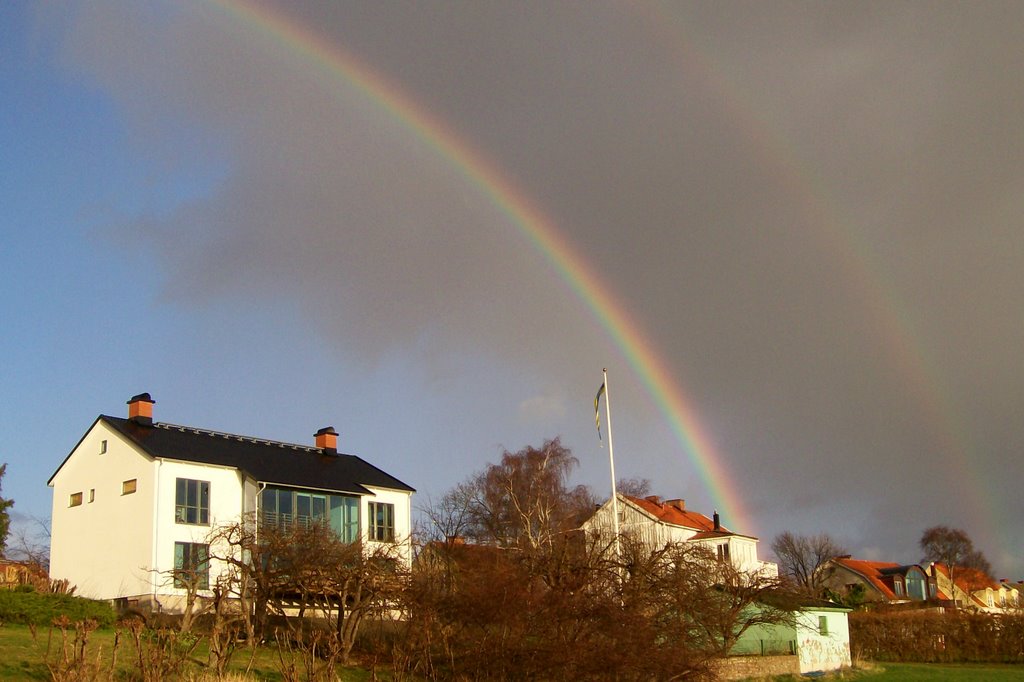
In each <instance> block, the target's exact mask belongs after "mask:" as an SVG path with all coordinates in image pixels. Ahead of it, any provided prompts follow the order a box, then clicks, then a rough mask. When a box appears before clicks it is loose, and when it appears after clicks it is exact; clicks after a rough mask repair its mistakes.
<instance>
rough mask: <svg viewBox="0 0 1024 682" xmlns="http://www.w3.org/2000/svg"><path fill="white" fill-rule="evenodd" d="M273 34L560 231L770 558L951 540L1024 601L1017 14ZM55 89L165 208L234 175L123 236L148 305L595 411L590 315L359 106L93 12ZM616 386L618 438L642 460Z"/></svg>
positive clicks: (686, 6)
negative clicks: (259, 316) (925, 533)
mask: <svg viewBox="0 0 1024 682" xmlns="http://www.w3.org/2000/svg"><path fill="white" fill-rule="evenodd" d="M274 11H276V12H281V13H282V14H283V15H285V16H287V17H288V19H289V21H291V22H294V23H295V24H297V25H299V26H302V27H304V29H305V30H309V31H312V32H314V33H315V34H316V35H317V36H318V37H319V38H320V39H322V40H324V41H326V42H327V43H331V44H336V45H338V46H341V47H343V48H344V49H345V50H346V51H348V52H350V53H352V54H353V55H355V56H356V58H357V59H358V60H360V61H362V62H365V63H366V64H367V65H369V66H370V67H371V68H372V69H374V70H376V71H378V72H380V73H381V74H383V75H384V76H386V77H387V78H388V79H389V80H390V81H392V82H394V83H397V84H398V85H399V86H400V87H401V88H402V89H403V90H404V91H406V92H407V93H408V94H409V95H410V96H411V97H412V98H413V99H415V100H416V101H418V102H420V103H421V104H422V105H423V106H424V107H425V108H426V109H427V110H429V111H430V112H432V114H433V115H435V116H437V117H438V118H439V119H440V120H443V121H445V122H446V124H447V125H449V126H450V127H451V129H452V130H455V131H457V133H458V134H459V135H460V136H461V137H462V139H463V140H464V141H465V142H466V144H468V145H470V146H471V147H473V148H474V149H476V150H478V151H479V153H480V154H481V155H482V156H483V157H485V158H487V159H490V160H492V161H493V162H494V163H495V164H496V165H497V166H498V167H500V168H501V170H502V172H503V173H505V174H506V175H507V177H508V178H509V179H510V180H511V181H512V182H513V183H514V185H515V186H517V187H518V188H520V189H521V191H522V192H523V193H524V194H525V195H526V196H529V197H530V199H531V201H533V202H535V204H536V205H537V206H539V207H541V209H542V211H543V212H544V213H545V214H546V215H547V216H548V217H550V219H551V220H552V221H553V222H554V223H555V224H557V225H558V227H559V229H560V230H562V231H563V232H564V233H565V235H566V236H567V238H568V239H569V240H570V241H571V242H572V243H573V244H574V245H575V248H577V249H579V251H580V253H581V254H583V255H584V256H585V258H586V259H587V260H588V261H589V262H590V263H591V264H592V265H593V267H594V268H595V270H596V271H598V272H600V273H601V274H602V276H603V277H605V278H606V281H607V282H608V283H609V285H610V287H611V288H612V289H613V290H614V292H615V293H616V294H617V295H618V296H619V297H620V298H621V300H622V301H624V303H625V305H626V306H627V307H628V308H629V310H630V311H631V313H632V314H633V315H635V317H636V319H637V321H638V323H639V324H640V325H641V326H642V328H643V330H644V332H645V333H646V334H647V335H649V337H650V339H652V340H653V342H654V344H655V345H656V347H657V348H659V349H660V352H661V353H662V355H663V356H664V357H665V358H666V360H667V361H668V363H669V365H670V368H671V371H672V372H673V373H674V375H675V376H674V379H675V380H676V381H678V382H679V383H681V384H682V385H684V386H685V387H686V390H687V393H688V394H689V395H690V397H691V398H692V399H693V401H694V403H695V405H696V407H697V409H698V411H699V412H700V414H701V417H702V419H703V420H704V421H705V423H706V424H707V425H708V427H709V431H710V432H711V433H712V434H713V435H714V437H715V439H716V440H717V442H718V443H719V445H720V447H721V450H722V452H724V453H727V457H728V468H729V469H730V470H731V471H732V472H733V475H734V478H735V479H736V481H737V485H738V487H739V488H740V489H742V491H743V495H744V497H745V498H746V499H747V503H748V506H749V507H750V508H751V509H752V510H753V511H754V512H755V514H756V516H757V517H758V522H759V524H760V530H761V532H764V533H766V534H769V533H774V532H777V531H780V530H782V529H784V528H794V529H796V530H798V531H803V532H817V531H820V530H829V529H830V528H834V529H836V534H837V535H840V536H841V537H842V538H843V540H844V541H845V542H847V543H848V544H849V545H850V547H851V549H853V550H854V551H857V550H858V549H865V551H866V550H867V548H872V547H874V548H880V549H881V551H887V552H892V553H893V558H894V559H897V560H907V561H910V560H915V559H916V558H917V557H916V555H915V552H916V550H914V549H913V546H914V544H915V540H916V538H917V537H918V535H919V534H920V531H921V530H922V529H923V528H924V527H926V526H928V525H931V524H934V523H950V524H955V525H962V526H968V527H970V528H972V529H973V530H974V531H975V532H976V533H977V534H978V536H979V538H980V539H981V541H982V542H983V547H984V549H985V550H986V551H987V552H989V554H990V555H991V557H992V558H993V560H994V561H995V562H996V563H997V566H999V567H1001V568H1005V570H1007V571H1015V572H1016V573H1018V574H1020V573H1021V572H1022V571H1024V549H1022V547H1021V543H1020V534H1019V531H1018V530H1017V528H1018V526H1019V524H1017V523H1015V522H1013V521H1012V519H1016V518H1019V517H1020V515H1021V512H1022V511H1024V506H1022V505H1024V503H1022V502H1021V498H1020V496H1018V495H1016V494H1015V492H1016V486H1017V484H1016V480H1017V479H1018V478H1019V472H1018V469H1019V466H1018V465H1017V459H1018V454H1019V452H1020V450H1021V445H1022V440H1024V420H1022V419H1021V418H1020V417H1021V416H1022V414H1021V408H1020V405H1021V404H1024V401H1022V398H1024V395H1022V393H1024V389H1022V386H1024V381H1022V380H1024V362H1022V360H1021V354H1020V352H1019V349H1020V348H1021V346H1022V344H1021V342H1022V340H1024V323H1022V319H1021V315H1020V311H1019V308H1020V301H1021V300H1024V268H1022V267H1021V263H1022V259H1024V230H1022V229H1021V226H1020V224H1019V223H1020V217H1019V216H1020V215H1021V211H1020V209H1021V208H1022V203H1024V200H1022V199H1021V197H1022V196H1024V194H1022V191H1021V190H1022V189H1024V154H1022V153H1021V152H1022V151H1024V149H1022V145H1024V137H1022V136H1021V135H1020V134H1019V122H1020V120H1021V118H1022V117H1021V114H1022V113H1024V111H1022V109H1024V81H1022V80H1021V79H1020V78H1019V74H1020V73H1021V71H1022V69H1021V67H1022V66H1024V65H1022V64H1021V60H1022V59H1024V57H1022V52H1021V51H1020V50H1019V48H1018V45H1019V41H1020V38H1021V33H1022V25H1024V24H1022V20H1024V9H1022V8H1021V6H1020V5H1019V4H1016V3H1007V4H1002V3H986V4H983V5H977V6H971V7H970V8H967V7H966V6H963V5H955V4H938V5H936V4H917V3H901V4H897V5H893V4H891V3H829V4H820V3H760V2H753V3H728V4H714V3H692V4H691V3H681V4H677V5H675V6H673V7H672V8H671V9H669V10H666V9H664V8H659V6H656V5H646V4H628V5H623V4H599V3H588V4H587V5H586V7H585V8H584V7H582V6H576V5H555V6H544V5H537V6H527V5H522V4H520V3H464V4H457V3H451V4H444V5H434V4H424V3H416V4H412V5H409V4H401V5H396V4H381V3H375V2H374V3H344V4H341V5H337V4H327V5H325V6H321V5H320V4H319V3H312V4H309V5H307V4H306V3H286V4H282V5H281V6H280V7H277V8H275V10H274ZM67 60H68V63H69V68H73V69H74V70H75V71H76V73H79V74H81V75H82V76H83V77H84V78H86V79H88V80H89V81H90V82H92V83H93V84H94V85H95V86H96V87H100V88H103V89H105V90H107V91H109V92H110V93H111V95H112V96H113V97H114V98H116V100H117V102H118V103H119V104H120V106H121V107H122V109H121V110H122V112H123V115H124V116H125V119H126V121H127V122H128V124H129V130H131V131H132V142H133V144H135V145H137V146H138V147H139V148H140V149H141V150H143V151H144V153H145V154H146V155H147V156H149V157H151V158H154V159H158V160H162V161H161V163H160V164H158V166H157V168H158V171H156V172H157V173H158V177H156V178H155V179H154V183H155V185H156V186H157V187H159V186H161V183H164V184H166V183H168V182H170V180H169V178H174V177H177V175H176V174H180V173H182V172H185V171H187V170H188V169H190V168H193V167H194V165H195V164H196V163H197V161H196V159H197V158H198V159H199V160H200V161H201V164H200V165H202V166H203V167H204V168H208V169H213V170H211V171H210V172H211V174H212V175H214V176H216V177H217V178H219V179H218V181H217V182H216V183H215V185H214V186H213V187H212V188H211V189H210V190H209V191H208V192H207V193H206V194H205V195H203V196H200V197H198V198H193V199H191V200H189V201H187V202H185V203H184V204H183V205H181V206H179V207H178V208H176V209H174V210H172V211H169V212H162V213H161V212H144V213H143V214H142V215H139V216H136V217H134V218H133V219H132V220H130V221H127V223H128V226H127V229H126V233H131V234H134V235H141V236H137V237H136V240H137V243H136V246H137V247H138V248H142V249H143V250H146V251H147V252H151V253H154V254H156V255H157V256H158V258H159V262H160V263H161V265H162V267H163V268H164V270H165V272H166V282H165V295H166V296H167V297H168V298H170V299H172V300H176V301H179V302H181V303H182V304H184V305H201V304H202V303H203V301H205V300H208V299H210V298H216V297H229V298H230V297H238V298H240V299H245V300H254V299H258V298H259V297H267V298H275V299H279V300H286V301H293V302H294V305H296V306H298V307H300V308H301V309H302V310H303V311H304V313H305V315H306V316H307V317H308V318H309V319H310V320H311V321H312V322H313V324H314V325H316V326H317V328H318V329H319V331H320V333H321V334H323V335H325V337H327V338H329V339H331V340H332V341H333V342H334V343H336V344H337V345H338V346H339V347H341V348H343V349H344V352H345V353H348V354H352V355H354V356H356V357H359V358H362V359H363V360H364V361H367V362H373V361H376V360H378V359H379V358H380V357H381V355H382V354H395V353H413V354H415V355H418V356H422V357H425V358H434V360H435V361H438V362H444V363H446V365H447V366H448V367H457V366H458V360H457V358H458V357H459V354H461V353H475V354H482V355H485V356H487V357H490V358H496V359H500V361H501V362H502V363H503V366H504V367H505V368H506V369H507V368H510V367H522V368H523V369H524V371H525V372H526V373H528V374H531V375H534V374H535V375H537V376H546V377H554V378H552V379H550V381H551V383H552V385H551V386H544V387H539V388H538V396H535V397H534V398H530V399H525V400H523V401H522V405H521V409H522V411H523V413H524V414H530V415H536V414H538V413H541V412H542V413H544V414H551V415H555V416H556V417H558V418H561V417H562V416H563V415H564V414H565V412H564V410H565V408H564V402H565V400H567V398H566V396H567V395H572V394H573V393H574V392H582V393H585V394H589V393H590V392H592V389H591V387H590V384H591V383H593V369H592V368H593V367H596V366H599V365H600V363H601V361H602V358H604V357H607V354H608V351H609V341H608V340H607V339H605V338H600V337H599V336H598V333H597V332H598V328H597V326H596V324H595V323H594V322H593V321H592V320H591V319H590V318H589V316H588V315H587V314H586V312H585V310H584V308H583V306H582V304H581V303H580V301H578V300H577V299H575V298H574V297H573V296H571V295H570V294H569V293H568V291H567V289H566V288H565V286H564V285H563V284H562V283H561V282H560V281H559V280H558V278H557V277H556V276H555V275H554V273H553V271H552V269H551V267H550V265H549V264H547V263H546V262H545V261H544V259H543V258H542V257H541V255H540V254H538V253H537V252H536V250H534V249H533V248H532V247H531V246H530V245H529V244H528V243H527V242H526V240H525V239H524V238H523V236H522V234H521V233H520V232H519V231H518V230H517V228H516V226H515V224H514V222H513V221H510V220H509V218H508V216H506V215H504V214H503V213H502V211H501V210H500V209H499V208H498V207H496V206H495V205H494V204H493V203H492V202H491V200H490V199H489V197H488V196H487V195H486V194H485V193H483V192H481V191H480V188H479V187H478V186H476V185H474V183H473V182H472V181H471V180H470V179H467V177H466V176H465V175H464V174H463V172H462V171H461V170H460V169H459V168H458V166H457V165H453V164H452V163H451V162H450V161H449V160H446V159H445V158H444V154H438V152H437V150H436V149H435V148H433V147H432V146H431V145H430V144H429V143H427V142H425V141H424V140H422V139H420V138H418V137H417V136H416V135H415V134H412V133H411V132H410V130H409V129H408V128H407V127H405V126H404V124H403V123H402V121H401V120H398V119H396V118H395V117H394V116H392V115H391V114H389V112H387V111H386V110H384V109H382V108H381V107H380V106H379V105H378V104H376V103H375V102H374V101H372V100H371V99H370V98H367V96H366V95H365V93H363V92H361V91H360V90H359V89H358V88H354V87H352V86H351V84H349V83H346V82H344V80H343V79H336V78H333V77H331V76H330V75H329V74H325V73H324V72H323V71H322V70H320V69H321V68H322V67H318V66H317V65H316V64H315V63H313V62H311V61H310V60H308V59H306V58H304V57H303V56H301V55H297V54H295V53H294V52H293V51H291V50H289V49H287V48H284V47H283V46H282V45H281V44H280V43H279V42H276V41H274V40H267V39H266V37H261V36H260V35H258V34H257V33H254V32H253V31H251V30H250V29H249V28H247V27H246V26H245V24H244V22H238V21H233V20H232V19H231V18H230V17H226V16H225V15H223V14H220V13H218V12H217V11H215V10H210V9H205V10H204V9H202V8H200V9H197V10H195V11H194V12H193V11H191V10H183V9H181V8H179V7H170V8H168V7H158V8H156V9H151V10H146V9H139V8H137V7H136V6H135V5H134V4H126V5H109V6H94V5H90V6H89V7H87V8H82V9H81V10H80V12H79V14H78V15H77V16H76V18H75V22H74V25H73V31H72V33H71V35H70V38H69V41H68V48H67ZM182 134H184V135H185V138H186V140H190V141H191V142H190V144H186V145H185V146H184V147H183V146H182V143H181V136H182ZM183 169H184V170H183ZM160 173H163V175H160ZM493 380H494V379H493V378H488V377H477V378H475V379H474V381H476V382H477V383H478V384H479V385H480V386H484V385H486V384H487V382H489V381H490V382H493ZM622 384H623V389H622V390H623V391H624V393H623V395H624V398H625V406H627V407H629V408H632V409H633V410H634V411H635V412H641V411H643V412H644V416H643V417H634V418H633V421H634V422H635V423H636V430H637V431H645V430H647V429H657V428H661V427H659V426H657V424H659V423H660V422H661V418H660V415H658V414H657V413H656V412H655V411H654V410H653V409H652V406H651V404H650V403H649V401H645V400H644V399H643V398H642V397H640V394H641V391H640V390H639V388H638V387H636V385H635V381H624V382H622ZM584 389H585V390H584ZM542 393H543V395H541V394H542ZM452 399H453V401H457V399H456V398H452ZM453 409H461V408H460V407H453ZM647 437H648V436H643V437H641V436H638V439H640V440H641V442H645V443H647V442H648V441H646V440H643V439H644V438H647ZM651 438H653V436H652V437H651ZM655 440H656V439H655ZM651 457H652V458H651V460H650V462H651V464H652V466H655V467H656V466H659V465H665V466H667V462H669V461H670V460H671V459H672V457H675V455H672V456H671V457H670V456H668V455H664V456H658V455H652V456H651ZM966 467H969V468H966ZM635 473H636V474H637V475H646V476H649V477H651V478H653V479H655V480H658V479H659V478H661V474H660V472H659V471H656V470H648V471H637V472H635ZM690 479H692V476H687V475H685V474H681V475H679V477H678V478H674V479H669V480H672V481H674V482H675V483H676V484H677V485H681V481H683V480H690ZM687 485H692V480H691V482H690V483H689V484H687ZM660 492H663V493H665V494H669V495H671V494H674V493H673V491H672V490H664V491H660ZM1015 577H1020V575H1016V576H1015Z"/></svg>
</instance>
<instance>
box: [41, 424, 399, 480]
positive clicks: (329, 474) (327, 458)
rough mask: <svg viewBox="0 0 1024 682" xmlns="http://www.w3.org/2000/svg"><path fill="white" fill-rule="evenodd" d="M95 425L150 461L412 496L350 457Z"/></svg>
mask: <svg viewBox="0 0 1024 682" xmlns="http://www.w3.org/2000/svg"><path fill="white" fill-rule="evenodd" d="M99 421H104V422H106V423H107V424H109V425H110V426H111V427H113V428H114V429H115V430H117V431H118V432H120V433H121V434H123V435H124V436H125V437H126V438H127V439H128V440H130V441H132V442H133V443H135V444H136V445H137V446H138V447H139V448H140V449H142V451H143V452H145V453H146V454H148V455H150V456H151V457H158V458H163V459H174V460H180V461H186V462H194V463H197V464H210V465H214V466H225V467H231V468H235V469H239V470H240V471H243V472H245V473H246V474H248V475H249V476H250V477H252V478H254V479H255V480H257V481H260V482H262V483H269V484H278V485H284V486H294V487H302V488H313V489H319V490H328V491H335V492H344V493H354V494H360V495H366V494H370V491H369V490H367V489H366V488H365V487H364V486H373V487H376V488H388V489H391V490H403V491H408V492H415V489H414V488H412V487H410V486H408V485H406V484H405V483H403V482H402V481H400V480H398V479H397V478H395V477H394V476H391V475H390V474H388V473H385V472H384V471H381V470H380V469H378V468H377V467H375V466H373V465H372V464H370V463H369V462H367V461H365V460H363V459H362V458H360V457H357V456H356V455H346V454H341V453H337V454H333V453H327V452H325V451H324V450H322V449H321V448H318V447H314V446H307V445H296V444H294V443H282V442H278V441H271V440H264V439H260V438H253V437H249V436H239V435H235V434H230V433H220V432H217V431H208V430H205V429H198V428H193V427H189V426H178V425H175V424H166V423H161V422H153V423H152V424H151V425H146V424H139V423H136V422H135V421H132V420H131V419H123V418H120V417H110V416H107V415H100V416H99V417H98V418H97V420H96V422H99ZM94 426H95V424H94ZM90 430H91V429H90ZM76 447H77V446H76ZM70 456H71V455H70V454H69V455H68V457H70ZM64 461H65V462H66V461H67V459H66V458H65V460H64ZM62 466H64V464H63V462H62V463H61V467H62ZM57 471H60V467H58V468H57ZM56 475H57V474H56V472H54V476H56ZM50 481H51V482H52V481H53V477H51V478H50Z"/></svg>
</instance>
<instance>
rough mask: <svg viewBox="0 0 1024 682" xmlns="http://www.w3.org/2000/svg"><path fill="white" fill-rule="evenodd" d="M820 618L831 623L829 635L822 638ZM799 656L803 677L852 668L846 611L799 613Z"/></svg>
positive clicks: (797, 633)
mask: <svg viewBox="0 0 1024 682" xmlns="http://www.w3.org/2000/svg"><path fill="white" fill-rule="evenodd" d="M819 617H824V618H826V619H827V621H828V634H824V635H823V634H821V632H820V629H819V620H818V619H819ZM796 636H797V655H798V657H799V659H800V673H801V674H806V673H813V672H819V671H826V672H827V671H829V670H838V669H839V668H844V667H849V666H850V665H851V659H850V621H849V619H848V618H847V612H846V611H839V610H833V609H814V608H806V607H805V608H804V609H803V610H801V611H798V612H797V619H796Z"/></svg>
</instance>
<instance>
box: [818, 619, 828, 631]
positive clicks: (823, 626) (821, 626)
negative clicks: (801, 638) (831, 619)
mask: <svg viewBox="0 0 1024 682" xmlns="http://www.w3.org/2000/svg"><path fill="white" fill-rule="evenodd" d="M818 634H819V635H827V634H828V616H818Z"/></svg>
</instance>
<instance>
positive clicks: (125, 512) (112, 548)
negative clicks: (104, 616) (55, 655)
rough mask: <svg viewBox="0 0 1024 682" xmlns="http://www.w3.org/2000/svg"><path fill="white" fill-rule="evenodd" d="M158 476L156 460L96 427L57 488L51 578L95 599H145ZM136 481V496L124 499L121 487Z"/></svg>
mask: <svg viewBox="0 0 1024 682" xmlns="http://www.w3.org/2000/svg"><path fill="white" fill-rule="evenodd" d="M104 440H106V441H107V452H106V453H103V454H100V450H101V443H102V441H104ZM155 473H156V467H155V463H154V462H153V460H151V459H150V458H149V457H147V456H146V455H145V454H143V453H141V452H139V451H138V450H137V449H136V448H135V446H134V445H132V444H130V443H129V442H127V441H126V440H124V439H123V437H122V436H121V435H120V434H119V433H118V432H117V431H115V430H113V429H112V428H110V427H109V426H108V425H107V424H105V423H104V422H103V421H98V422H96V424H95V425H94V426H93V428H92V429H90V430H89V432H88V433H87V434H86V435H85V437H84V438H83V439H82V441H81V443H79V444H78V446H77V447H76V448H75V450H74V451H73V452H72V453H71V455H70V457H69V458H68V459H67V461H66V462H65V463H64V465H63V466H62V467H61V469H60V471H59V472H57V474H56V475H55V476H54V478H53V481H52V485H53V506H52V516H51V519H52V528H51V548H50V576H51V577H52V578H55V579H61V578H63V579H67V580H68V581H69V582H70V583H71V584H72V585H74V586H76V587H77V591H76V594H79V595H81V596H85V597H92V598H95V599H113V598H115V597H118V596H123V595H139V594H144V593H147V592H148V591H149V585H150V584H151V578H150V576H149V574H148V572H147V570H146V569H147V568H148V567H149V566H150V565H151V563H152V542H153V523H152V514H151V510H152V506H153V494H154V488H155V486H154V484H155ZM133 478H134V479H136V480H137V486H136V492H134V493H132V494H127V495H123V494H122V482H123V481H126V480H128V479H133ZM91 491H94V493H93V498H92V501H90V493H91ZM72 493H81V494H82V504H81V505H79V506H76V507H71V506H69V499H70V496H71V495H72Z"/></svg>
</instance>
